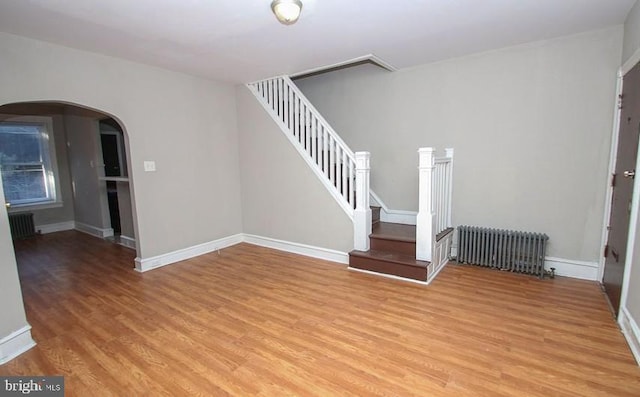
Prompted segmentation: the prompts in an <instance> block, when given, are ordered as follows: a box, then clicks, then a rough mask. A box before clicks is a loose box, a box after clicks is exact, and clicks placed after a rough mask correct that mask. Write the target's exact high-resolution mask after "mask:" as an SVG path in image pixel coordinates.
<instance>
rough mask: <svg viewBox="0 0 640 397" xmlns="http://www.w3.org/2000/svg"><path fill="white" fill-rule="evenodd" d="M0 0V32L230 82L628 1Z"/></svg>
mask: <svg viewBox="0 0 640 397" xmlns="http://www.w3.org/2000/svg"><path fill="white" fill-rule="evenodd" d="M302 1H303V3H304V6H303V10H302V16H301V17H300V20H299V21H298V23H296V24H295V25H292V26H285V25H281V24H280V23H278V22H277V20H276V19H275V17H274V16H273V14H272V13H271V9H270V3H271V0H225V1H222V0H0V31H4V32H7V33H13V34H18V35H23V36H27V37H32V38H35V39H40V40H44V41H49V42H53V43H58V44H62V45H65V46H68V47H74V48H79V49H84V50H89V51H93V52H98V53H103V54H107V55H112V56H116V57H121V58H125V59H130V60H133V61H138V62H142V63H147V64H152V65H157V66H161V67H164V68H168V69H172V70H177V71H182V72H186V73H190V74H194V75H198V76H203V77H208V78H212V79H216V80H224V81H230V82H249V81H254V80H258V79H261V78H266V77H271V76H275V75H281V74H294V73H296V72H301V71H305V70H309V69H315V68H318V67H321V66H326V65H331V64H336V63H340V62H343V61H345V60H349V59H353V58H357V57H361V56H364V55H367V54H375V55H376V56H378V57H379V58H381V59H382V60H384V61H385V62H387V63H389V64H391V65H393V66H395V67H397V68H405V67H409V66H414V65H419V64H423V63H428V62H433V61H438V60H443V59H448V58H452V57H458V56H462V55H467V54H471V53H476V52H480V51H485V50H490V49H495V48H501V47H506V46H509V45H514V44H521V43H526V42H530V41H536V40H542V39H548V38H553V37H558V36H563V35H569V34H574V33H579V32H584V31H589V30H595V29H600V28H605V27H608V26H613V25H618V24H622V23H623V22H624V19H625V17H626V15H627V13H628V12H629V10H630V9H631V7H632V5H633V3H634V2H635V0H395V1H394V0H386V1H381V0H362V1H357V0H351V1H348V0H302Z"/></svg>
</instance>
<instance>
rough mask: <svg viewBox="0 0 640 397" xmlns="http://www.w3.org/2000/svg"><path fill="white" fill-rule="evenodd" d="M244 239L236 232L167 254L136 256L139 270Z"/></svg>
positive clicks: (159, 265)
mask: <svg viewBox="0 0 640 397" xmlns="http://www.w3.org/2000/svg"><path fill="white" fill-rule="evenodd" d="M242 241H243V235H242V234H235V235H233V236H228V237H223V238H221V239H218V240H214V241H209V242H208V243H203V244H198V245H194V246H193V247H188V248H183V249H180V250H177V251H173V252H169V253H166V254H162V255H158V256H153V257H150V258H140V257H138V258H136V259H135V263H136V268H135V270H136V271H137V272H140V273H143V272H146V271H149V270H152V269H155V268H158V267H162V266H166V265H170V264H172V263H176V262H180V261H184V260H187V259H191V258H193V257H196V256H200V255H204V254H208V253H209V252H213V251H217V250H220V249H223V248H227V247H230V246H232V245H236V244H238V243H241V242H242Z"/></svg>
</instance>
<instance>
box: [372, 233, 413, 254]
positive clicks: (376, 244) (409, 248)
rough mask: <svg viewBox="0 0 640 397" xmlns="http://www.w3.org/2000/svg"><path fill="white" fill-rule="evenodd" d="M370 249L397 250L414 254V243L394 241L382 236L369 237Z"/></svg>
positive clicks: (401, 252) (400, 252)
mask: <svg viewBox="0 0 640 397" xmlns="http://www.w3.org/2000/svg"><path fill="white" fill-rule="evenodd" d="M369 241H370V243H371V249H372V250H377V251H388V252H397V253H399V254H406V255H415V254H416V243H409V242H406V241H394V240H387V239H384V238H377V237H369Z"/></svg>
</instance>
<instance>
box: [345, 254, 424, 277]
mask: <svg viewBox="0 0 640 397" xmlns="http://www.w3.org/2000/svg"><path fill="white" fill-rule="evenodd" d="M428 266H429V262H424V261H418V260H416V259H415V256H411V255H405V254H401V253H397V252H388V251H377V250H369V251H366V252H365V251H351V252H350V253H349V267H352V268H356V269H362V270H369V271H372V272H377V273H383V274H391V275H394V276H398V277H404V278H410V279H413V280H419V281H427V267H428Z"/></svg>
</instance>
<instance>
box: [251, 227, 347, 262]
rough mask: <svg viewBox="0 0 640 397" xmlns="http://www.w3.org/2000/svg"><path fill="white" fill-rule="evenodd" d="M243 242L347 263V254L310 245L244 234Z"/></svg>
mask: <svg viewBox="0 0 640 397" xmlns="http://www.w3.org/2000/svg"><path fill="white" fill-rule="evenodd" d="M243 241H244V242H245V243H249V244H254V245H259V246H261V247H267V248H273V249H276V250H279V251H285V252H291V253H293V254H299V255H304V256H309V257H312V258H318V259H324V260H326V261H330V262H337V263H342V264H348V263H349V254H348V253H346V252H340V251H336V250H332V249H328V248H321V247H314V246H311V245H306V244H300V243H294V242H291V241H284V240H277V239H274V238H270V237H262V236H255V235H253V234H244V238H243Z"/></svg>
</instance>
